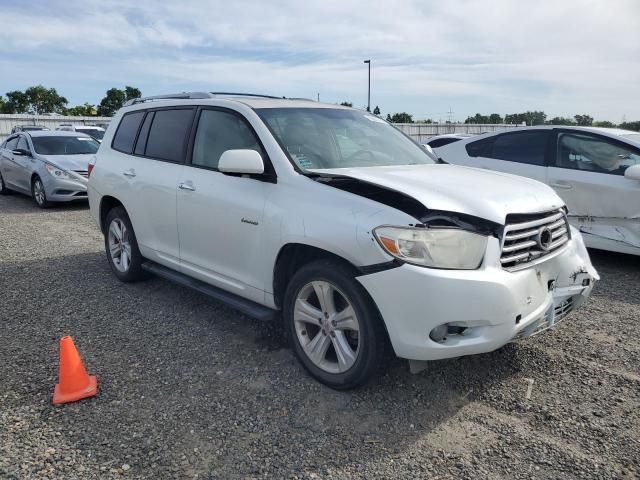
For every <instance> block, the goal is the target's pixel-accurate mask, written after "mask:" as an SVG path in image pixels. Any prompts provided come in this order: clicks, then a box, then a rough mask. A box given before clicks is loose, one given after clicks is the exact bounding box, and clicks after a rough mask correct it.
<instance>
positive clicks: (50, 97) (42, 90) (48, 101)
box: [24, 85, 68, 114]
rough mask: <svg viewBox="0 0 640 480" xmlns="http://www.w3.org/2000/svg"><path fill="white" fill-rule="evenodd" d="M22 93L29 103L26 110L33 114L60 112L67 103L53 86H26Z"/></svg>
mask: <svg viewBox="0 0 640 480" xmlns="http://www.w3.org/2000/svg"><path fill="white" fill-rule="evenodd" d="M24 95H25V97H26V99H27V102H28V104H29V107H28V111H29V112H31V113H35V114H42V113H62V112H63V111H64V109H65V107H66V105H67V103H68V102H67V99H66V98H64V97H63V96H61V95H59V94H58V92H57V91H56V89H55V88H46V87H44V86H42V85H36V86H35V87H29V88H27V89H26V90H25V91H24Z"/></svg>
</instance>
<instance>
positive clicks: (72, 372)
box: [53, 336, 98, 405]
mask: <svg viewBox="0 0 640 480" xmlns="http://www.w3.org/2000/svg"><path fill="white" fill-rule="evenodd" d="M58 376H59V383H58V384H57V385H56V388H55V389H54V390H53V404H54V405H59V404H61V403H69V402H76V401H78V400H80V399H82V398H87V397H93V396H94V395H95V394H96V393H97V391H98V386H97V383H96V377H95V376H93V375H92V376H89V375H87V371H86V370H85V368H84V365H83V364H82V360H81V359H80V354H79V353H78V350H76V346H75V345H74V343H73V340H72V339H71V337H69V336H66V337H62V338H61V339H60V370H59V374H58Z"/></svg>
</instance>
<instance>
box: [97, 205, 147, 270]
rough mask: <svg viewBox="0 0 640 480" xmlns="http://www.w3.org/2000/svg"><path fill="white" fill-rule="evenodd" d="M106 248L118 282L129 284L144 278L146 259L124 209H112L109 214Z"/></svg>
mask: <svg viewBox="0 0 640 480" xmlns="http://www.w3.org/2000/svg"><path fill="white" fill-rule="evenodd" d="M118 232H120V233H118ZM119 235H120V236H119ZM123 237H124V243H123V242H122V238H123ZM104 247H105V250H106V252H107V259H108V260H109V266H111V270H112V271H113V273H114V274H115V276H116V277H118V280H120V281H122V282H125V283H128V282H135V281H137V280H140V279H142V278H144V271H143V270H142V262H143V261H144V258H143V257H142V255H141V254H140V250H139V248H138V241H137V240H136V234H135V232H134V230H133V226H132V225H131V220H129V215H127V212H126V210H125V209H124V208H123V207H115V208H112V209H111V210H110V211H109V213H108V214H107V218H106V220H105V231H104Z"/></svg>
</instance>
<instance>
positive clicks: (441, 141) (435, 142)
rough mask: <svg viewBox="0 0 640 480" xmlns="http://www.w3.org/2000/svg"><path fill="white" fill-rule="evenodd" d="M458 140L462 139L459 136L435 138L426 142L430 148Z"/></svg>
mask: <svg viewBox="0 0 640 480" xmlns="http://www.w3.org/2000/svg"><path fill="white" fill-rule="evenodd" d="M458 140H462V139H461V138H436V139H435V140H431V141H430V142H427V143H428V144H429V146H430V147H431V148H438V147H444V146H445V145H449V144H450V143H453V142H457V141H458Z"/></svg>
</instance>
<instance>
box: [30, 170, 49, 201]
mask: <svg viewBox="0 0 640 480" xmlns="http://www.w3.org/2000/svg"><path fill="white" fill-rule="evenodd" d="M31 197H32V198H33V201H34V202H36V205H37V206H39V207H40V208H49V207H50V206H51V202H49V200H47V192H46V191H45V189H44V183H42V180H41V179H40V177H38V176H36V177H35V178H34V179H33V181H32V182H31Z"/></svg>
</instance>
